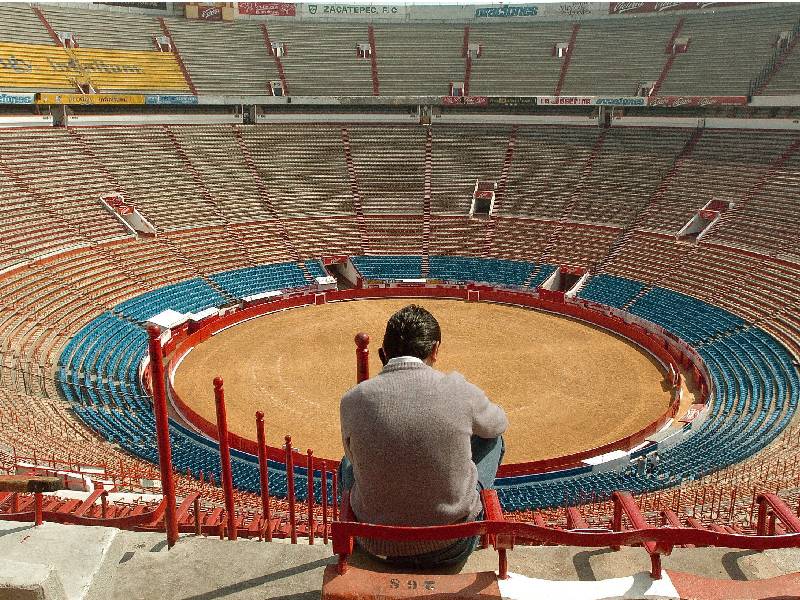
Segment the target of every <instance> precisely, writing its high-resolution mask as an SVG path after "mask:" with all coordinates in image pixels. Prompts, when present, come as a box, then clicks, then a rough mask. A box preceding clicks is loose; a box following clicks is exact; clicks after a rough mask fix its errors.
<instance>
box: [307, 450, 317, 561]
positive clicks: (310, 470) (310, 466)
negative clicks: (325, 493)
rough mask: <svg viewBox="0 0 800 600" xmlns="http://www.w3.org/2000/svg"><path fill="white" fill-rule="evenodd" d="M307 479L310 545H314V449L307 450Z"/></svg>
mask: <svg viewBox="0 0 800 600" xmlns="http://www.w3.org/2000/svg"><path fill="white" fill-rule="evenodd" d="M307 456H308V459H307V463H306V480H307V481H308V498H307V501H308V545H309V546H313V545H314V525H316V523H315V522H314V451H313V450H312V449H311V448H309V449H308V452H307Z"/></svg>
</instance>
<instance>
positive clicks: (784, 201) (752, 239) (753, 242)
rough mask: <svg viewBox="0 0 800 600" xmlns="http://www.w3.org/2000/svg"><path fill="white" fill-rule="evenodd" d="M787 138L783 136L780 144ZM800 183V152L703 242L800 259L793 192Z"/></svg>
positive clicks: (797, 211)
mask: <svg viewBox="0 0 800 600" xmlns="http://www.w3.org/2000/svg"><path fill="white" fill-rule="evenodd" d="M784 141H785V138H783V137H780V138H778V139H777V140H776V144H781V143H783V142H784ZM799 184H800V153H797V152H795V154H794V155H793V156H791V157H790V158H789V159H788V160H787V161H786V162H785V163H784V164H783V165H782V166H781V168H780V169H778V170H777V171H776V172H774V173H771V174H770V176H769V178H768V179H767V181H766V182H765V183H764V186H763V187H761V188H760V189H758V190H756V191H755V193H753V194H752V195H751V194H747V196H746V198H745V199H743V201H742V202H741V204H740V205H739V206H734V208H733V210H731V212H730V213H727V214H724V215H723V217H722V220H721V221H720V223H719V224H718V225H717V226H715V227H714V229H713V230H712V231H711V232H710V233H709V234H708V235H707V236H705V237H704V238H703V239H704V240H707V241H718V242H720V243H723V244H726V245H730V246H741V245H744V246H746V247H749V248H753V249H755V250H757V251H759V252H763V253H765V254H771V255H773V256H785V257H786V258H788V259H790V260H793V261H798V260H800V246H799V245H798V243H797V223H798V220H800V206H798V203H797V196H796V195H795V193H794V192H793V190H796V189H797V186H798V185H799Z"/></svg>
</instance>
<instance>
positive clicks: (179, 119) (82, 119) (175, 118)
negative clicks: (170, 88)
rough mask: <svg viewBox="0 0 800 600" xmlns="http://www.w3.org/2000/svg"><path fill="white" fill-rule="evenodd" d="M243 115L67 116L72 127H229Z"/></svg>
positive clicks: (241, 118)
mask: <svg viewBox="0 0 800 600" xmlns="http://www.w3.org/2000/svg"><path fill="white" fill-rule="evenodd" d="M242 123H243V117H242V115H226V114H179V115H171V114H141V115H67V118H66V125H69V126H70V127H80V126H87V127H88V126H97V125H151V124H158V125H161V124H163V125H228V124H231V125H232V124H240V125H241V124H242Z"/></svg>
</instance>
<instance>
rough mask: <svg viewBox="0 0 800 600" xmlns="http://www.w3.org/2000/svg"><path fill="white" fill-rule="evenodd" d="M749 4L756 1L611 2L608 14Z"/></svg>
mask: <svg viewBox="0 0 800 600" xmlns="http://www.w3.org/2000/svg"><path fill="white" fill-rule="evenodd" d="M747 4H754V2H611V3H609V6H608V14H610V15H631V14H641V13H657V12H666V11H673V10H702V9H706V8H708V9H712V8H725V7H727V6H743V5H747Z"/></svg>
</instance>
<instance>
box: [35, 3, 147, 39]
mask: <svg viewBox="0 0 800 600" xmlns="http://www.w3.org/2000/svg"><path fill="white" fill-rule="evenodd" d="M41 9H42V12H43V13H44V16H45V17H46V18H47V21H48V22H49V23H50V25H51V26H52V27H53V29H54V30H55V31H56V32H69V33H72V35H73V38H74V39H75V41H76V42H77V44H78V46H80V47H82V48H84V47H85V48H107V49H109V50H155V41H154V40H153V38H154V36H160V35H162V32H161V27H160V25H159V23H158V21H157V20H156V18H155V17H148V16H147V15H136V14H125V13H120V12H113V13H112V12H108V11H103V10H97V9H93V10H87V9H82V8H79V7H73V6H70V7H64V6H53V5H47V4H44V5H41ZM40 25H41V24H40Z"/></svg>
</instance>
